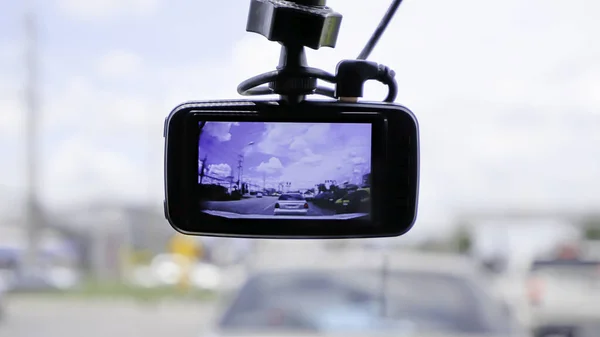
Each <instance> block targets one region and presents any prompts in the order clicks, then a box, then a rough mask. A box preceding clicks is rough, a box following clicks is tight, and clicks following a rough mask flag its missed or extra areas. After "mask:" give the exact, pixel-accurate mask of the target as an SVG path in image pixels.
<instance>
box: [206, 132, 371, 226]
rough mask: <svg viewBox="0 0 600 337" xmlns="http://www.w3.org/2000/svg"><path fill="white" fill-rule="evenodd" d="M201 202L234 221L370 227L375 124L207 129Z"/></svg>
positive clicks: (208, 211) (217, 213) (214, 212)
mask: <svg viewBox="0 0 600 337" xmlns="http://www.w3.org/2000/svg"><path fill="white" fill-rule="evenodd" d="M199 127H200V136H199V142H198V143H199V144H198V184H199V199H200V200H199V201H200V205H201V209H202V211H203V212H205V213H208V214H211V215H217V216H222V217H228V218H272V217H277V218H302V219H306V218H325V219H354V218H359V217H360V218H366V219H368V217H369V215H370V213H371V186H370V181H371V178H370V177H371V133H372V125H371V124H370V123H289V122H288V123H275V122H200V125H199Z"/></svg>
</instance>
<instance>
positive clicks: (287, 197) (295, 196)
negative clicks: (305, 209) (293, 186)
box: [279, 194, 304, 201]
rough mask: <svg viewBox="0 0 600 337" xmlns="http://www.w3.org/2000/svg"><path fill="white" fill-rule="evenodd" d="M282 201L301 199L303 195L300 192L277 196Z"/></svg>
mask: <svg viewBox="0 0 600 337" xmlns="http://www.w3.org/2000/svg"><path fill="white" fill-rule="evenodd" d="M279 200H282V201H302V200H304V197H303V196H302V195H301V194H283V195H281V196H280V197H279Z"/></svg>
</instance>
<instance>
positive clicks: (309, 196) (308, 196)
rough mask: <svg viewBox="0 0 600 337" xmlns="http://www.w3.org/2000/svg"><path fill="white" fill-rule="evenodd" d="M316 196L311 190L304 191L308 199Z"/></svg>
mask: <svg viewBox="0 0 600 337" xmlns="http://www.w3.org/2000/svg"><path fill="white" fill-rule="evenodd" d="M314 198H315V194H314V193H313V192H311V191H306V192H304V199H306V200H307V201H311V200H313V199H314Z"/></svg>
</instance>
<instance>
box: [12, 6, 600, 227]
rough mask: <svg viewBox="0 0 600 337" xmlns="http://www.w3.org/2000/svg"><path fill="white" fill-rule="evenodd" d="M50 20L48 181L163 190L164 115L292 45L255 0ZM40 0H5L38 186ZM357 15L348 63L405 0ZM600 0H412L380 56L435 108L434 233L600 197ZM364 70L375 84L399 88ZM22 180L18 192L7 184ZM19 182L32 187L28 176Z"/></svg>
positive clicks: (82, 189)
mask: <svg viewBox="0 0 600 337" xmlns="http://www.w3.org/2000/svg"><path fill="white" fill-rule="evenodd" d="M30 3H31V6H32V7H33V8H35V10H36V14H37V18H38V23H39V27H40V32H39V47H38V50H39V58H40V65H39V67H40V74H39V79H40V83H39V88H40V102H39V103H40V111H39V113H40V115H41V116H40V118H39V124H40V125H39V128H40V137H39V144H40V154H39V156H38V159H39V162H38V163H37V164H36V169H37V172H38V174H39V177H40V182H41V184H42V186H41V195H42V199H43V200H44V201H45V202H47V203H48V204H49V205H52V206H56V207H62V206H65V205H67V206H68V205H73V204H77V203H80V202H86V201H88V200H95V198H110V199H112V200H116V201H118V200H123V201H140V200H141V201H146V202H151V203H153V204H155V205H156V206H157V207H160V205H161V202H162V200H163V193H164V192H163V189H162V188H163V182H162V179H163V176H162V173H163V172H162V169H163V163H162V159H163V157H162V156H163V153H162V152H163V145H164V144H163V138H162V126H163V121H164V118H165V116H166V115H167V114H168V113H169V112H170V111H171V109H173V108H174V107H175V106H176V105H177V104H179V103H181V102H183V101H188V100H199V99H208V98H235V97H238V95H237V94H236V87H237V85H238V83H239V82H241V81H242V80H244V79H246V78H248V77H251V76H254V75H256V74H259V73H262V72H266V71H270V70H273V69H274V68H275V66H276V65H277V60H278V57H279V48H278V47H279V46H278V45H277V44H276V43H272V42H269V41H267V40H266V39H265V38H263V37H262V36H260V35H257V34H252V33H247V32H245V25H246V18H247V11H248V5H249V2H248V1H246V0H231V1H211V2H205V1H196V0H181V1H178V2H176V3H173V2H171V1H165V0H120V1H116V0H89V1H78V0H47V1H41V0H32V1H30ZM25 4H26V2H23V1H2V2H0V73H1V74H2V76H0V111H2V112H1V113H0V155H1V156H2V158H3V159H4V160H3V165H2V169H1V171H0V186H3V189H4V191H5V192H3V193H4V194H7V195H11V193H16V192H18V191H19V190H20V189H22V188H23V186H24V167H25V166H24V165H25V163H24V155H23V149H24V145H23V141H24V134H23V132H24V131H23V127H24V122H25V119H24V105H23V103H22V97H23V90H24V84H25V78H26V77H25V72H24V71H25V66H24V58H23V55H24V50H25V39H24V31H23V24H22V17H23V13H24V10H25V7H24V6H25ZM328 5H330V6H331V7H332V8H334V9H335V10H337V11H338V12H340V13H342V14H343V15H344V19H343V22H342V30H341V32H340V35H339V40H338V45H337V47H336V48H335V49H330V48H323V49H321V50H319V51H313V50H309V51H308V53H307V57H308V62H309V64H310V65H311V66H313V67H318V68H322V69H325V70H328V71H331V72H333V71H334V69H335V65H336V64H337V62H338V61H339V60H341V59H343V58H353V57H356V56H357V55H358V54H359V52H360V50H361V49H362V46H363V44H364V42H366V41H367V39H368V37H369V35H370V34H371V32H372V31H373V30H374V28H375V27H376V25H377V23H378V21H379V20H380V18H381V16H382V14H383V13H384V12H385V10H386V8H387V6H388V5H389V0H372V1H369V2H364V1H344V0H330V1H328ZM599 14H600V2H597V1H594V0H575V1H569V2H564V1H558V0H529V1H521V0H506V1H495V2H494V1H478V0H455V1H446V0H405V1H404V2H403V4H402V5H401V7H400V9H399V11H398V15H397V16H396V18H395V19H394V20H393V21H392V23H391V25H390V27H389V29H388V31H387V32H386V34H385V35H384V36H383V37H382V39H381V40H380V42H379V44H378V46H377V47H376V49H375V50H374V52H373V54H372V55H371V57H370V59H371V60H373V61H377V62H380V63H383V64H385V65H387V66H390V67H391V68H392V69H394V70H395V72H396V74H397V81H398V85H399V94H398V98H397V102H398V103H400V104H403V105H405V106H407V107H408V108H410V109H411V110H412V111H413V112H414V113H415V115H416V116H417V118H418V120H419V123H420V132H421V133H420V135H421V182H420V199H419V221H418V223H417V226H416V227H415V228H416V231H417V232H419V233H426V232H427V233H432V232H436V233H437V232H443V231H444V230H445V229H448V228H449V226H450V225H451V222H452V219H453V215H454V214H456V213H457V212H461V211H465V210H473V209H492V210H494V209H503V208H515V207H533V208H540V209H557V208H569V209H590V208H598V206H599V205H600V193H598V191H600V179H598V177H600V132H598V127H599V125H600V109H599V108H600V95H599V94H598V93H600V38H599V34H600V33H599V32H600V21H598V20H597V18H598V15H599ZM385 94H386V92H385V87H383V86H380V85H379V84H377V83H369V84H367V85H366V86H365V98H366V99H373V100H379V99H382V98H383V97H385ZM6 191H8V192H6ZM15 191H16V192H15Z"/></svg>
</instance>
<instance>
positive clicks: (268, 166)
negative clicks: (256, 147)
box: [256, 157, 283, 174]
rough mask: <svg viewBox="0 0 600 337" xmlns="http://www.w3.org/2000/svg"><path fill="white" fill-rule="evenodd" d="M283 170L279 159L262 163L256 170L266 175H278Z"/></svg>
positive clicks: (274, 158) (272, 158)
mask: <svg viewBox="0 0 600 337" xmlns="http://www.w3.org/2000/svg"><path fill="white" fill-rule="evenodd" d="M282 169H283V165H282V164H281V161H280V160H279V158H276V157H271V158H270V159H269V161H268V162H262V163H260V165H258V167H257V168H256V171H258V172H264V173H266V174H274V173H278V172H279V171H281V170H282Z"/></svg>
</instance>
